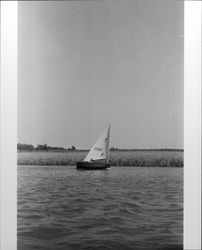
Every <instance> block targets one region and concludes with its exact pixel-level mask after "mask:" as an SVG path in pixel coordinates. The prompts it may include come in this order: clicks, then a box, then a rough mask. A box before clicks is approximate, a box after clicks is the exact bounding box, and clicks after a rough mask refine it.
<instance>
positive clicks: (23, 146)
mask: <svg viewBox="0 0 202 250" xmlns="http://www.w3.org/2000/svg"><path fill="white" fill-rule="evenodd" d="M17 150H18V151H33V150H34V146H33V145H31V144H23V143H18V144H17Z"/></svg>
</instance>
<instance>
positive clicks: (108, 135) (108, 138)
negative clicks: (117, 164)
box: [107, 124, 110, 164]
mask: <svg viewBox="0 0 202 250" xmlns="http://www.w3.org/2000/svg"><path fill="white" fill-rule="evenodd" d="M109 140H110V124H109V128H108V133H107V164H108V163H109Z"/></svg>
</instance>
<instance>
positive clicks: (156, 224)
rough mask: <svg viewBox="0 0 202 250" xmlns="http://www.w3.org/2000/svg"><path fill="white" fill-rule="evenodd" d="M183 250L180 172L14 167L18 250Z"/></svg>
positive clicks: (124, 168) (172, 170)
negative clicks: (15, 175) (16, 187)
mask: <svg viewBox="0 0 202 250" xmlns="http://www.w3.org/2000/svg"><path fill="white" fill-rule="evenodd" d="M36 249H38V250H71V249H75V250H79V249H102V250H105V249H106V250H111V249H113V250H116V249H117V250H118V249H120V250H121V249H123V250H125V249H126V250H127V249H135V250H136V249H137V250H139V249H140V250H143V249H144V250H146V249H148V250H150V249H151V250H157V249H159V250H160V249H161V250H163V249H175V250H177V249H183V168H160V167H156V168H151V167H150V168H148V167H111V168H110V169H109V170H106V171H78V170H76V169H75V167H73V166H18V250H36Z"/></svg>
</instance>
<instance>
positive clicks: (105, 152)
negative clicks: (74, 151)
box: [77, 125, 110, 170]
mask: <svg viewBox="0 0 202 250" xmlns="http://www.w3.org/2000/svg"><path fill="white" fill-rule="evenodd" d="M109 140H110V125H109V128H108V129H107V130H106V131H105V132H104V133H103V134H102V135H101V136H100V137H99V138H98V140H97V141H96V143H95V144H94V145H93V146H92V148H91V149H90V151H89V153H88V154H87V156H86V158H85V159H84V161H82V162H77V169H87V170H98V169H107V168H110V164H109Z"/></svg>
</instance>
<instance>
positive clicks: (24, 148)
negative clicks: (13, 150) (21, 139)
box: [17, 143, 76, 151]
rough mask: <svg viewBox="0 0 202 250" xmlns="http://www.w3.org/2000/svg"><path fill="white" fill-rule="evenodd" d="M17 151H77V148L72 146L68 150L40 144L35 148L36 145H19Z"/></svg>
mask: <svg viewBox="0 0 202 250" xmlns="http://www.w3.org/2000/svg"><path fill="white" fill-rule="evenodd" d="M17 150H18V151H74V150H76V147H75V146H72V147H70V148H68V149H66V148H63V147H53V146H49V145H47V144H38V145H37V146H36V147H34V145H32V144H26V143H18V144H17Z"/></svg>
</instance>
